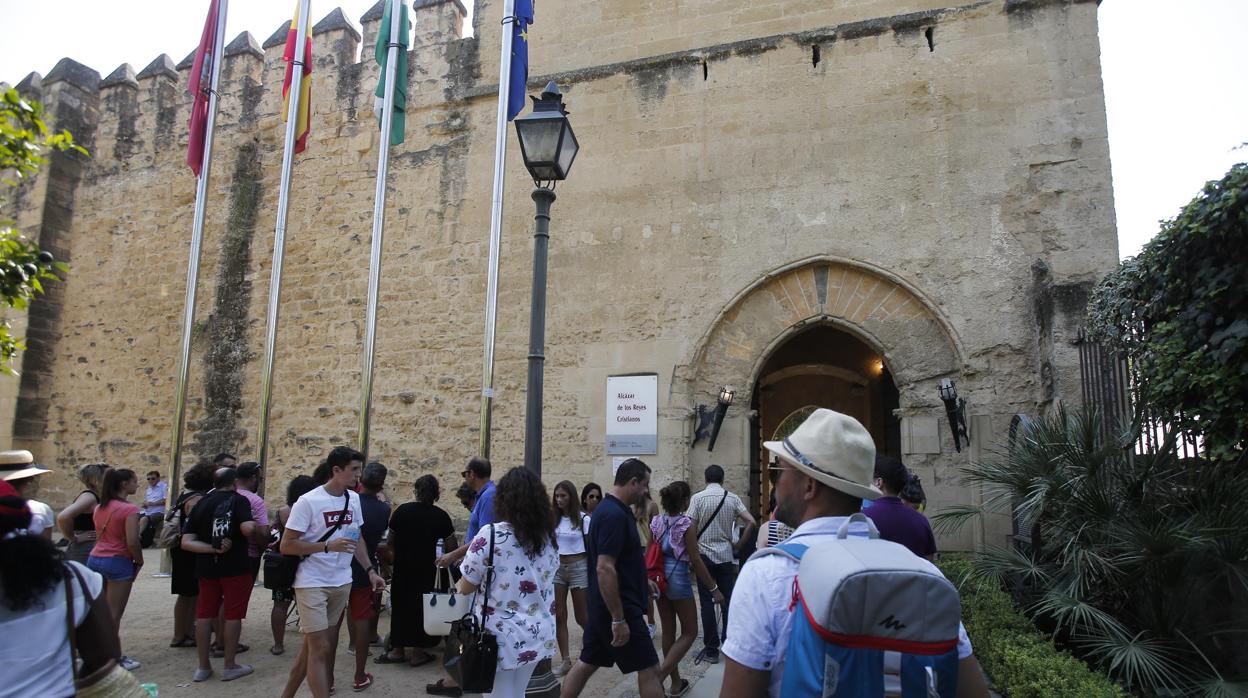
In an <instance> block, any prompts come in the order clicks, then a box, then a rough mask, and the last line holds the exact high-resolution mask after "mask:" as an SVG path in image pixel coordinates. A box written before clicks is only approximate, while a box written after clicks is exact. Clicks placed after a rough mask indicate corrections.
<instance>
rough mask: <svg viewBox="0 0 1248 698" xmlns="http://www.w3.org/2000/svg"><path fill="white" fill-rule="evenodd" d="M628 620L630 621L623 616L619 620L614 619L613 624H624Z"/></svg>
mask: <svg viewBox="0 0 1248 698" xmlns="http://www.w3.org/2000/svg"><path fill="white" fill-rule="evenodd" d="M627 622H628V621H627V620H625V619H623V618H621V619H619V620H612V621H611V625H624V624H625V623H627Z"/></svg>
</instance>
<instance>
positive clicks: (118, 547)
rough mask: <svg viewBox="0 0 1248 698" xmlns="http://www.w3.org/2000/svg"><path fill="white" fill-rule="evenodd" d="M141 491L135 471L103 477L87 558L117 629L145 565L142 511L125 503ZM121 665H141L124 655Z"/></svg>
mask: <svg viewBox="0 0 1248 698" xmlns="http://www.w3.org/2000/svg"><path fill="white" fill-rule="evenodd" d="M138 488H139V478H138V477H137V476H136V475H135V474H134V471H133V470H129V469H127V468H121V469H119V470H109V471H108V472H107V473H105V474H104V486H103V487H102V488H101V492H100V505H99V506H98V507H96V508H95V513H94V514H93V515H92V518H93V519H94V520H95V548H94V549H92V550H91V556H90V557H88V558H87V567H89V568H91V569H93V570H95V571H96V572H99V573H100V575H101V576H103V577H104V595H105V598H107V599H108V606H109V608H111V609H113V616H114V617H115V618H116V621H117V626H118V627H121V616H122V614H124V613H125V612H126V603H127V602H128V601H129V600H130V588H131V587H132V586H134V578H135V577H136V576H138V574H139V568H140V567H142V566H143V547H142V546H141V545H140V544H139V508H138V507H137V506H135V505H133V504H131V503H130V502H127V501H126V497H129V496H130V495H132V494H134V493H135V491H136V490H138ZM121 665H122V666H123V667H125V668H126V669H127V670H128V671H134V670H135V669H138V668H139V663H138V662H137V661H135V660H134V659H131V658H130V657H128V656H125V655H122V657H121Z"/></svg>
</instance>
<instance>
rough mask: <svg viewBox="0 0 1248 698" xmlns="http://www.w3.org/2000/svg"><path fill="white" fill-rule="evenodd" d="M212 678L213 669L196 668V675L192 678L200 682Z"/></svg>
mask: <svg viewBox="0 0 1248 698" xmlns="http://www.w3.org/2000/svg"><path fill="white" fill-rule="evenodd" d="M210 678H212V669H196V670H195V676H194V677H193V678H192V679H191V680H192V681H194V682H196V683H198V682H200V681H207V680H208V679H210Z"/></svg>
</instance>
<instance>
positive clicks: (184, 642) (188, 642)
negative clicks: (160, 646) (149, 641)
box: [169, 635, 195, 647]
mask: <svg viewBox="0 0 1248 698" xmlns="http://www.w3.org/2000/svg"><path fill="white" fill-rule="evenodd" d="M169 646H170V647H194V646H195V638H193V637H191V636H189V635H188V636H186V637H184V638H182V639H181V640H174V641H173V642H170V643H169Z"/></svg>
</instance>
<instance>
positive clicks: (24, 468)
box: [0, 451, 52, 480]
mask: <svg viewBox="0 0 1248 698" xmlns="http://www.w3.org/2000/svg"><path fill="white" fill-rule="evenodd" d="M50 472H52V471H51V470H48V469H47V468H40V467H39V466H37V465H35V456H34V454H32V453H31V452H30V451H0V479H4V480H20V479H22V478H24V477H30V476H32V475H42V474H44V473H50Z"/></svg>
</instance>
